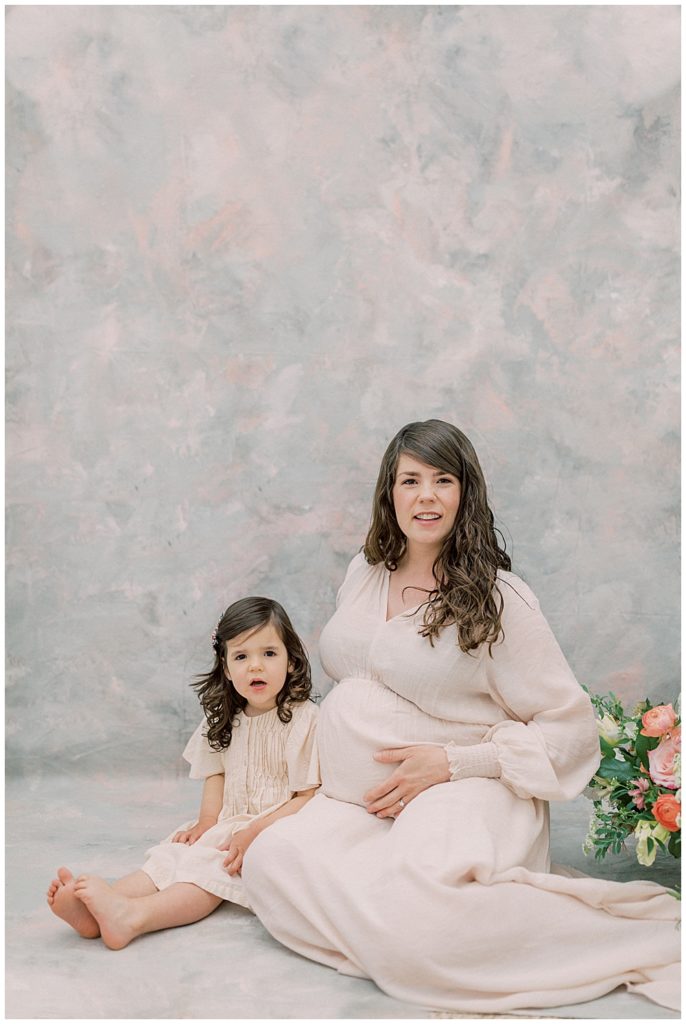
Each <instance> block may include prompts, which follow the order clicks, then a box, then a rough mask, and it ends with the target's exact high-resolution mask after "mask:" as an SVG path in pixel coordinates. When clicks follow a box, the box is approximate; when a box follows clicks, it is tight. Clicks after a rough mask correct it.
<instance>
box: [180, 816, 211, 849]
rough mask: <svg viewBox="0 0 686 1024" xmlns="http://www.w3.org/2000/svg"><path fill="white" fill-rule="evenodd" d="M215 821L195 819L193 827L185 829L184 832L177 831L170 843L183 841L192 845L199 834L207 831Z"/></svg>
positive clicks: (187, 844)
mask: <svg viewBox="0 0 686 1024" xmlns="http://www.w3.org/2000/svg"><path fill="white" fill-rule="evenodd" d="M216 824H217V822H216V821H210V820H209V819H204V820H203V819H202V818H201V819H200V821H197V822H196V823H195V825H194V826H193V828H189V829H186V830H185V831H184V832H177V833H176V835H175V836H174V837H173V839H172V843H185V844H186V846H192V845H193V843H197V841H198V839H200V836H202V835H204V834H205V832H207V830H208V828H212V826H213V825H216Z"/></svg>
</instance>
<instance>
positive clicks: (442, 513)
mask: <svg viewBox="0 0 686 1024" xmlns="http://www.w3.org/2000/svg"><path fill="white" fill-rule="evenodd" d="M461 493H462V488H461V487H460V482H459V480H458V479H457V477H456V476H455V475H454V474H453V473H446V472H444V471H443V470H441V469H436V468H435V466H428V465H427V464H426V463H425V462H420V461H419V459H417V458H416V457H415V456H413V455H407V454H406V453H405V452H403V454H402V455H401V456H400V458H399V459H398V465H397V467H396V471H395V483H394V484H393V507H394V508H395V517H396V519H397V521H398V526H399V527H400V529H401V530H402V532H403V533H404V535H405V537H406V538H407V543H408V547H410V546H412V545H415V544H422V545H432V546H433V547H435V548H436V550H437V551H438V549H440V547H441V545H442V543H443V541H444V540H445V538H446V537H447V536H448V534H449V533H450V531H451V530H452V528H453V525H454V523H455V517H456V516H457V511H458V509H459V507H460V495H461Z"/></svg>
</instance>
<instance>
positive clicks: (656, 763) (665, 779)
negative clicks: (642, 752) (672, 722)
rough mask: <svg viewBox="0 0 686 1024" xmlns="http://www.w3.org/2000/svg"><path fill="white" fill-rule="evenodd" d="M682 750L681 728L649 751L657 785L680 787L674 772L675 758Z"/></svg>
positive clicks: (663, 738)
mask: <svg viewBox="0 0 686 1024" xmlns="http://www.w3.org/2000/svg"><path fill="white" fill-rule="evenodd" d="M655 710H657V709H655ZM680 751H681V728H678V729H674V730H673V731H672V732H671V733H669V735H668V736H663V737H662V739H661V740H660V742H659V743H658V745H657V746H656V747H655V750H649V751H648V763H649V764H650V777H651V779H652V780H653V782H654V783H655V785H656V786H664V787H665V789H678V788H679V786H678V783H677V780H676V778H675V774H674V769H675V767H676V766H675V764H674V758H675V757H676V755H677V754H679V753H680Z"/></svg>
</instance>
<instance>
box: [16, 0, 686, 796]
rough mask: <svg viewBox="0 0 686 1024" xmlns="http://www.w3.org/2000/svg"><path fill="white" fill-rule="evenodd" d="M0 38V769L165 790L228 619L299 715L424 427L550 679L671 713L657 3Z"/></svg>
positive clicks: (674, 263) (187, 10) (673, 549)
mask: <svg viewBox="0 0 686 1024" xmlns="http://www.w3.org/2000/svg"><path fill="white" fill-rule="evenodd" d="M7 17H8V21H7V47H8V58H7V72H8V86H7V100H8V118H7V129H8V147H7V157H8V168H9V169H8V201H7V212H8V225H9V228H8V248H7V268H8V275H9V287H8V306H7V310H8V328H9V333H8V342H7V362H8V371H9V383H8V390H7V412H8V417H9V426H8V433H7V449H6V450H7V492H6V493H7V501H8V518H7V544H8V547H7V571H8V584H7V607H8V627H7V652H8V659H9V689H8V696H7V713H8V723H9V737H8V754H9V761H8V764H9V767H10V769H11V770H15V769H16V770H21V771H24V772H27V773H28V772H31V773H33V772H37V773H39V775H40V774H48V773H51V772H53V771H56V770H61V771H68V772H77V771H86V772H89V773H92V774H93V775H94V776H99V775H102V776H105V775H106V774H107V773H108V772H110V771H111V770H112V768H113V767H114V768H122V769H127V770H131V769H142V770H146V771H151V770H154V771H160V772H166V773H169V772H173V771H174V766H177V765H179V752H180V750H181V749H182V745H183V743H184V742H185V739H186V737H187V734H188V732H189V730H190V729H191V728H192V727H193V726H194V725H195V723H196V721H197V720H198V713H197V705H196V702H195V698H194V696H193V694H192V692H191V691H190V689H189V685H188V684H189V681H190V679H191V677H192V675H193V673H194V672H198V671H201V670H203V669H205V668H206V667H207V665H208V661H209V657H210V654H211V651H210V646H209V639H208V638H209V633H210V630H211V629H212V626H213V624H214V622H215V620H216V618H217V616H218V614H219V612H220V611H221V610H222V609H223V607H224V606H225V605H226V603H227V602H229V601H231V600H233V599H235V598H238V597H239V596H242V595H245V594H247V593H262V594H269V595H273V596H274V597H277V598H278V599H280V600H282V601H283V603H284V604H285V605H286V607H287V608H288V609H289V610H290V611H291V613H292V616H293V618H294V621H295V623H296V626H297V628H298V629H299V630H300V631H301V632H302V634H303V635H304V637H305V638H306V641H307V643H308V645H309V647H310V650H311V653H312V655H313V659H314V661H315V664H316V665H317V668H316V671H315V677H316V680H317V685H318V689H319V690H320V692H325V691H326V688H327V685H328V684H327V682H326V680H325V679H324V678H323V676H322V672H321V669H320V668H319V666H318V663H317V660H316V654H317V638H318V634H319V631H320V629H321V626H322V625H323V623H324V622H325V620H326V619H327V617H328V616H329V614H330V613H331V610H332V607H333V598H334V593H335V590H336V587H337V586H338V584H339V582H340V580H341V577H342V575H343V572H344V569H345V566H346V563H347V561H348V559H349V558H350V557H351V556H352V554H353V553H354V552H355V551H356V549H357V548H358V547H359V545H360V544H361V542H362V540H363V537H364V534H365V528H366V525H367V521H368V514H369V503H370V495H371V489H372V484H373V481H374V478H375V475H376V470H377V466H378V462H379V458H380V456H381V453H382V451H383V449H384V447H385V446H386V444H387V442H388V440H389V439H390V437H391V436H392V435H393V434H394V433H395V431H396V430H397V429H398V428H399V427H400V426H401V425H402V424H403V423H405V422H406V421H408V420H411V419H421V418H426V417H429V416H439V417H442V418H444V419H448V420H452V421H453V422H455V423H457V424H459V425H460V426H461V427H462V428H463V429H464V430H465V431H466V432H467V433H468V434H469V435H470V436H471V437H472V439H473V440H474V442H475V444H476V446H477V449H478V451H479V452H480V454H481V457H482V460H483V464H484V468H485V471H486V474H487V477H488V480H489V483H490V487H491V493H492V499H493V503H494V507H495V509H496V512H497V515H498V519H499V522H500V524H501V526H502V528H503V530H504V532H505V534H506V536H507V537H508V538H512V552H513V558H514V564H515V568H516V569H517V571H519V572H520V573H521V574H522V575H523V576H524V577H525V578H526V579H527V580H528V581H529V583H530V584H531V586H532V587H533V588H534V590H535V591H536V592H537V593H538V595H539V597H540V598H541V602H542V605H543V607H544V610H545V611H546V613H547V615H548V617H549V619H550V620H551V622H552V624H553V626H554V629H555V630H556V632H557V635H558V637H559V640H560V643H561V645H562V647H563V649H564V650H565V652H566V653H567V655H568V657H569V659H570V661H571V662H572V665H573V667H574V668H575V670H576V672H577V674H578V676H579V678H580V679H581V680H582V681H583V682H585V683H587V684H589V685H590V686H591V687H592V688H595V689H598V690H606V689H609V688H614V689H615V690H616V691H617V692H618V693H620V694H622V695H624V696H626V697H630V698H633V697H638V696H639V695H643V694H644V693H649V694H652V695H654V696H656V697H663V696H667V697H672V696H673V695H674V693H675V692H676V685H677V672H678V664H679V662H678V657H677V648H678V639H679V632H678V630H679V614H678V598H679V590H678V547H677V541H678V530H677V512H678V509H677V470H678V434H677V431H678V411H677V410H678V404H677V394H678V354H677V335H678V313H679V308H678V304H679V299H678V288H679V277H678V241H679V235H678V229H679V224H678V205H677V204H678V198H677V191H678V185H679V166H678V154H679V140H678V129H679V107H678V77H679V58H678V45H679V8H678V7H676V6H658V7H640V6H639V7H630V6H613V7H565V6H562V7H546V6H543V7H534V6H531V7H481V6H467V7H449V6H440V7H426V6H415V7H393V6H388V7H309V8H308V7H288V6H286V7H259V6H258V7H254V6H253V7H223V6H221V7H220V6H197V7H189V6H161V7H151V6H142V7H133V6H120V7H88V6H81V7H77V6H67V7H59V6H57V7H47V6H46V7H40V6H26V7H10V8H9V9H8V13H7ZM179 770H182V769H181V768H179Z"/></svg>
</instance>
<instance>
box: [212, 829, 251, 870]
mask: <svg viewBox="0 0 686 1024" xmlns="http://www.w3.org/2000/svg"><path fill="white" fill-rule="evenodd" d="M257 834H258V833H257V832H254V831H252V829H250V828H242V829H241V830H240V832H234V834H233V835H232V836H231V838H230V839H229V841H228V842H227V843H222V845H221V846H220V847H218V849H220V850H228V851H229V852H228V854H227V855H226V857H225V858H224V867H225V868H226V870H227V871H228V873H229V874H230V875H240V873H241V868H242V867H243V857H244V856H245V851H246V850H247V849H248V847H249V846H250V844H251V843H252V841H253V839H254V838H255V836H256V835H257Z"/></svg>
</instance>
